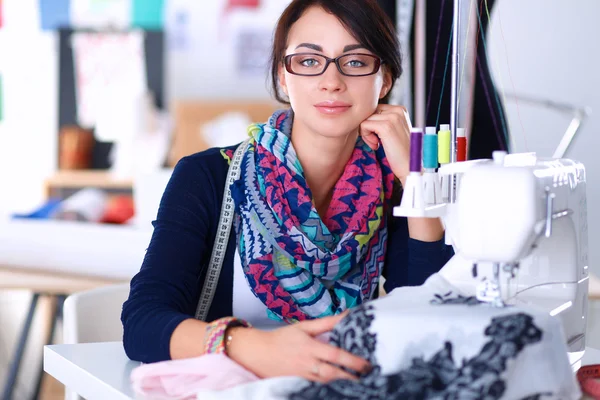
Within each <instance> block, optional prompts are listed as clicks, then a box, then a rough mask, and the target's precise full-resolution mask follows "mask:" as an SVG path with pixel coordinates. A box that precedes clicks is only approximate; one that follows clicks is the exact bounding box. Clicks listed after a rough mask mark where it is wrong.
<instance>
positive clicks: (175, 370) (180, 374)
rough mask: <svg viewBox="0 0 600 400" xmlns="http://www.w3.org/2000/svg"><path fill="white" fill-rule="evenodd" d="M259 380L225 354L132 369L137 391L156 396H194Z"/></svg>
mask: <svg viewBox="0 0 600 400" xmlns="http://www.w3.org/2000/svg"><path fill="white" fill-rule="evenodd" d="M257 380H259V378H258V377H257V376H256V375H254V374H253V373H251V372H250V371H248V370H246V369H244V368H243V367H242V366H240V365H239V364H237V363H236V362H234V361H232V360H231V359H229V358H228V357H227V356H225V355H223V354H208V355H204V356H201V357H196V358H188V359H184V360H174V361H163V362H159V363H153V364H145V365H142V366H139V367H137V368H135V369H134V370H133V371H132V372H131V382H132V385H133V389H134V391H135V392H136V393H137V394H139V395H142V396H148V397H150V398H154V399H155V398H160V399H173V400H174V399H177V400H184V399H195V398H196V395H197V394H198V392H199V391H201V390H224V389H229V388H232V387H234V386H237V385H241V384H243V383H249V382H254V381H257Z"/></svg>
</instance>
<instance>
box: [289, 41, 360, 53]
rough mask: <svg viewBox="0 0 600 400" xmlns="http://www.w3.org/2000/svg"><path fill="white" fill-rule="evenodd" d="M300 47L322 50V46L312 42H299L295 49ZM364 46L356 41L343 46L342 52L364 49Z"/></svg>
mask: <svg viewBox="0 0 600 400" xmlns="http://www.w3.org/2000/svg"><path fill="white" fill-rule="evenodd" d="M300 47H306V48H308V49H311V50H315V51H320V52H323V47H321V46H319V45H318V44H314V43H300V44H299V45H298V46H296V49H298V48H300ZM364 48H365V46H363V45H362V44H358V43H357V44H349V45H347V46H345V47H344V53H346V52H348V51H352V50H356V49H364Z"/></svg>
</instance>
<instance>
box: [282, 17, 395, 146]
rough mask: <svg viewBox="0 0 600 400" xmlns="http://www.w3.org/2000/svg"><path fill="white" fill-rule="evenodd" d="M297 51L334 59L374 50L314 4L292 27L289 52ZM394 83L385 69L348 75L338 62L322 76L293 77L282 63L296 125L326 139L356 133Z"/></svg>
mask: <svg viewBox="0 0 600 400" xmlns="http://www.w3.org/2000/svg"><path fill="white" fill-rule="evenodd" d="M295 53H314V54H319V55H324V56H326V57H329V58H336V57H338V56H340V55H342V54H347V53H362V54H372V53H371V52H370V51H368V50H367V49H366V48H364V47H362V46H361V45H360V43H359V42H358V41H357V40H356V39H355V38H354V37H353V36H352V34H351V33H350V32H348V30H346V28H345V27H344V26H343V25H342V24H341V22H340V21H339V20H338V19H337V17H335V16H334V15H332V14H329V13H327V12H326V11H325V10H323V9H322V8H320V7H312V8H309V9H308V10H307V11H306V12H305V13H304V15H303V16H302V17H301V18H300V19H299V20H298V21H296V23H294V25H293V26H292V27H291V29H290V32H289V35H288V46H287V49H286V53H285V55H289V54H295ZM307 62H308V63H309V65H310V63H314V62H313V61H310V60H309V61H307ZM390 81H391V79H390V77H389V74H387V73H386V72H385V69H384V68H380V69H379V71H378V72H377V73H376V74H373V75H368V76H344V75H342V74H341V73H340V72H339V71H338V69H337V67H336V66H335V64H334V63H331V64H329V66H328V67H327V70H326V71H325V72H324V73H323V74H322V75H318V76H299V75H294V74H291V73H289V72H288V71H287V70H286V68H285V67H283V66H281V67H280V70H279V82H280V85H281V88H282V90H283V92H284V93H285V94H286V95H287V96H288V97H289V99H290V104H291V106H292V109H293V110H294V124H297V123H300V124H302V125H304V126H305V127H307V128H308V129H310V130H311V131H312V132H315V133H317V134H320V135H323V136H327V137H343V136H347V135H349V134H351V133H354V132H355V131H356V129H357V128H358V126H359V125H360V123H361V122H362V121H364V120H365V119H367V118H368V117H369V116H371V115H372V114H373V112H374V111H375V109H376V107H377V104H378V102H379V99H380V98H382V97H384V96H385V95H386V94H387V92H388V91H389V89H390V86H391V82H390Z"/></svg>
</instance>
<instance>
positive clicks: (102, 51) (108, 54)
mask: <svg viewBox="0 0 600 400" xmlns="http://www.w3.org/2000/svg"><path fill="white" fill-rule="evenodd" d="M72 44H73V58H74V65H75V81H76V84H75V95H76V100H77V118H78V122H79V124H80V125H81V126H83V127H85V128H92V127H94V126H95V125H96V122H97V119H98V113H100V112H102V111H103V110H105V109H106V108H107V107H110V108H112V109H114V110H115V111H118V110H123V111H124V110H126V109H128V108H130V107H128V106H127V104H133V103H134V102H135V101H136V100H135V99H137V101H139V99H140V98H141V97H142V96H144V95H145V93H146V68H145V54H144V35H143V33H142V32H140V31H132V32H127V33H87V32H86V33H76V34H73V36H72ZM114 119H115V120H117V121H119V123H120V124H121V125H126V121H124V120H121V119H119V118H116V117H115V118H114Z"/></svg>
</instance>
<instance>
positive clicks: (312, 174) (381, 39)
mask: <svg viewBox="0 0 600 400" xmlns="http://www.w3.org/2000/svg"><path fill="white" fill-rule="evenodd" d="M400 65H401V60H400V51H399V48H398V42H397V39H396V34H395V32H394V28H393V25H392V24H391V23H390V21H389V20H388V19H387V18H386V16H385V15H384V14H383V12H382V11H381V9H380V8H379V7H378V6H377V3H376V1H375V0H344V1H339V0H294V1H292V2H291V4H290V5H289V6H288V7H287V9H286V10H285V11H284V13H283V14H282V16H281V18H280V20H279V23H278V25H277V28H276V31H275V37H274V43H273V53H272V68H271V72H272V81H273V87H274V89H275V97H276V98H277V99H278V100H280V101H286V100H288V99H289V104H290V109H288V110H281V111H278V112H276V113H275V114H274V115H273V116H272V117H271V118H270V120H269V121H268V122H267V123H265V124H254V125H252V126H250V128H249V135H250V137H251V139H252V140H251V142H250V145H249V147H248V149H247V150H246V152H245V153H244V156H243V159H242V164H241V176H240V178H239V180H237V181H236V183H235V184H233V185H232V186H231V193H232V198H233V199H234V202H235V218H234V222H233V228H232V233H231V236H230V240H229V244H228V247H227V251H226V256H225V259H224V263H223V267H222V271H221V274H220V278H219V281H218V285H217V291H216V294H215V297H214V300H213V302H212V305H211V307H210V311H209V313H208V318H207V321H209V322H210V323H207V322H203V321H199V320H196V319H194V317H193V316H194V313H195V310H196V305H197V303H198V299H199V296H200V292H201V289H202V286H203V283H204V279H205V274H206V269H207V265H208V263H209V259H210V255H211V251H212V248H213V244H214V241H215V236H216V232H217V225H218V220H219V214H220V210H221V203H222V200H223V191H224V188H225V181H226V175H227V170H228V166H229V162H230V160H231V156H232V153H233V151H234V150H235V149H236V148H237V146H233V147H231V148H228V149H210V150H207V151H204V152H201V153H198V154H194V155H192V156H189V157H186V158H184V159H182V160H181V161H180V162H179V163H178V165H177V166H176V168H175V170H174V172H173V176H172V178H171V180H170V182H169V184H168V186H167V188H166V190H165V193H164V196H163V199H162V201H161V205H160V208H159V210H158V216H157V219H156V221H155V223H154V234H153V236H152V240H151V242H150V245H149V247H148V250H147V253H146V257H145V259H144V263H143V265H142V268H141V270H140V272H139V273H138V274H137V275H136V276H135V277H134V278H133V280H132V282H131V293H130V296H129V299H128V300H127V301H126V303H125V304H124V306H123V314H122V321H123V325H124V330H125V334H124V346H125V350H126V352H127V354H128V355H129V357H130V358H132V359H134V360H140V361H144V362H154V361H160V360H166V359H179V358H185V357H193V356H198V355H201V354H203V353H204V352H206V351H209V350H210V348H211V345H213V344H214V343H215V341H216V342H218V343H220V344H221V345H222V346H220V347H219V348H220V349H222V350H224V351H225V352H226V354H227V355H228V356H229V357H230V358H231V359H233V360H234V361H236V362H238V363H239V364H241V365H242V366H244V367H246V368H247V369H248V370H250V371H252V372H254V373H255V374H256V375H258V376H261V377H273V376H289V375H295V376H301V377H305V378H307V379H311V380H314V381H320V382H327V381H330V380H333V379H340V378H346V379H353V378H355V377H356V375H357V374H360V373H361V372H364V371H366V370H368V369H369V367H370V366H369V365H368V364H367V362H366V361H365V360H363V359H360V358H358V357H355V356H353V355H352V354H350V353H348V352H345V351H342V350H340V349H338V348H335V347H332V346H330V345H328V344H325V343H323V342H322V341H320V340H318V339H317V338H316V336H318V335H320V334H322V333H325V332H327V331H329V330H331V329H332V327H333V326H334V325H335V324H336V323H337V322H339V321H340V319H341V318H342V317H343V312H344V311H345V310H347V309H349V308H351V307H353V306H356V305H358V304H361V303H363V302H365V301H368V300H369V299H372V298H374V297H376V296H377V288H378V284H379V278H380V276H381V275H383V276H384V277H385V278H386V282H385V289H386V290H388V291H389V290H391V289H393V288H394V287H398V286H403V285H419V284H421V283H423V282H424V281H425V279H426V278H427V277H428V276H429V275H431V274H432V273H434V272H437V271H438V270H439V269H440V268H441V267H442V266H443V265H444V264H445V262H446V261H447V260H448V259H449V257H450V256H451V254H452V253H451V248H449V247H447V246H445V245H444V243H443V240H442V238H443V227H442V224H441V223H440V221H439V220H437V219H411V218H409V219H408V220H407V219H403V218H392V217H391V216H390V215H391V212H390V211H391V207H392V206H393V205H392V201H391V197H392V192H393V187H394V186H395V185H396V184H395V183H394V182H395V181H396V182H398V181H399V182H400V183H403V182H404V179H405V178H406V176H407V174H408V172H409V171H408V161H409V160H408V156H409V131H410V120H409V117H408V115H407V113H406V111H405V109H404V108H403V107H400V106H391V105H386V104H384V103H385V99H386V97H387V95H388V94H389V93H390V90H391V89H392V86H393V84H394V81H395V80H396V79H397V78H398V77H399V76H400V73H401V67H400ZM231 316H234V317H235V318H231ZM247 323H249V324H251V325H253V328H248V327H246V326H245V325H247ZM215 332H217V333H218V334H217V335H216V336H215V334H214V333H215ZM207 341H209V343H208V346H207V343H206V342H207Z"/></svg>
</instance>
